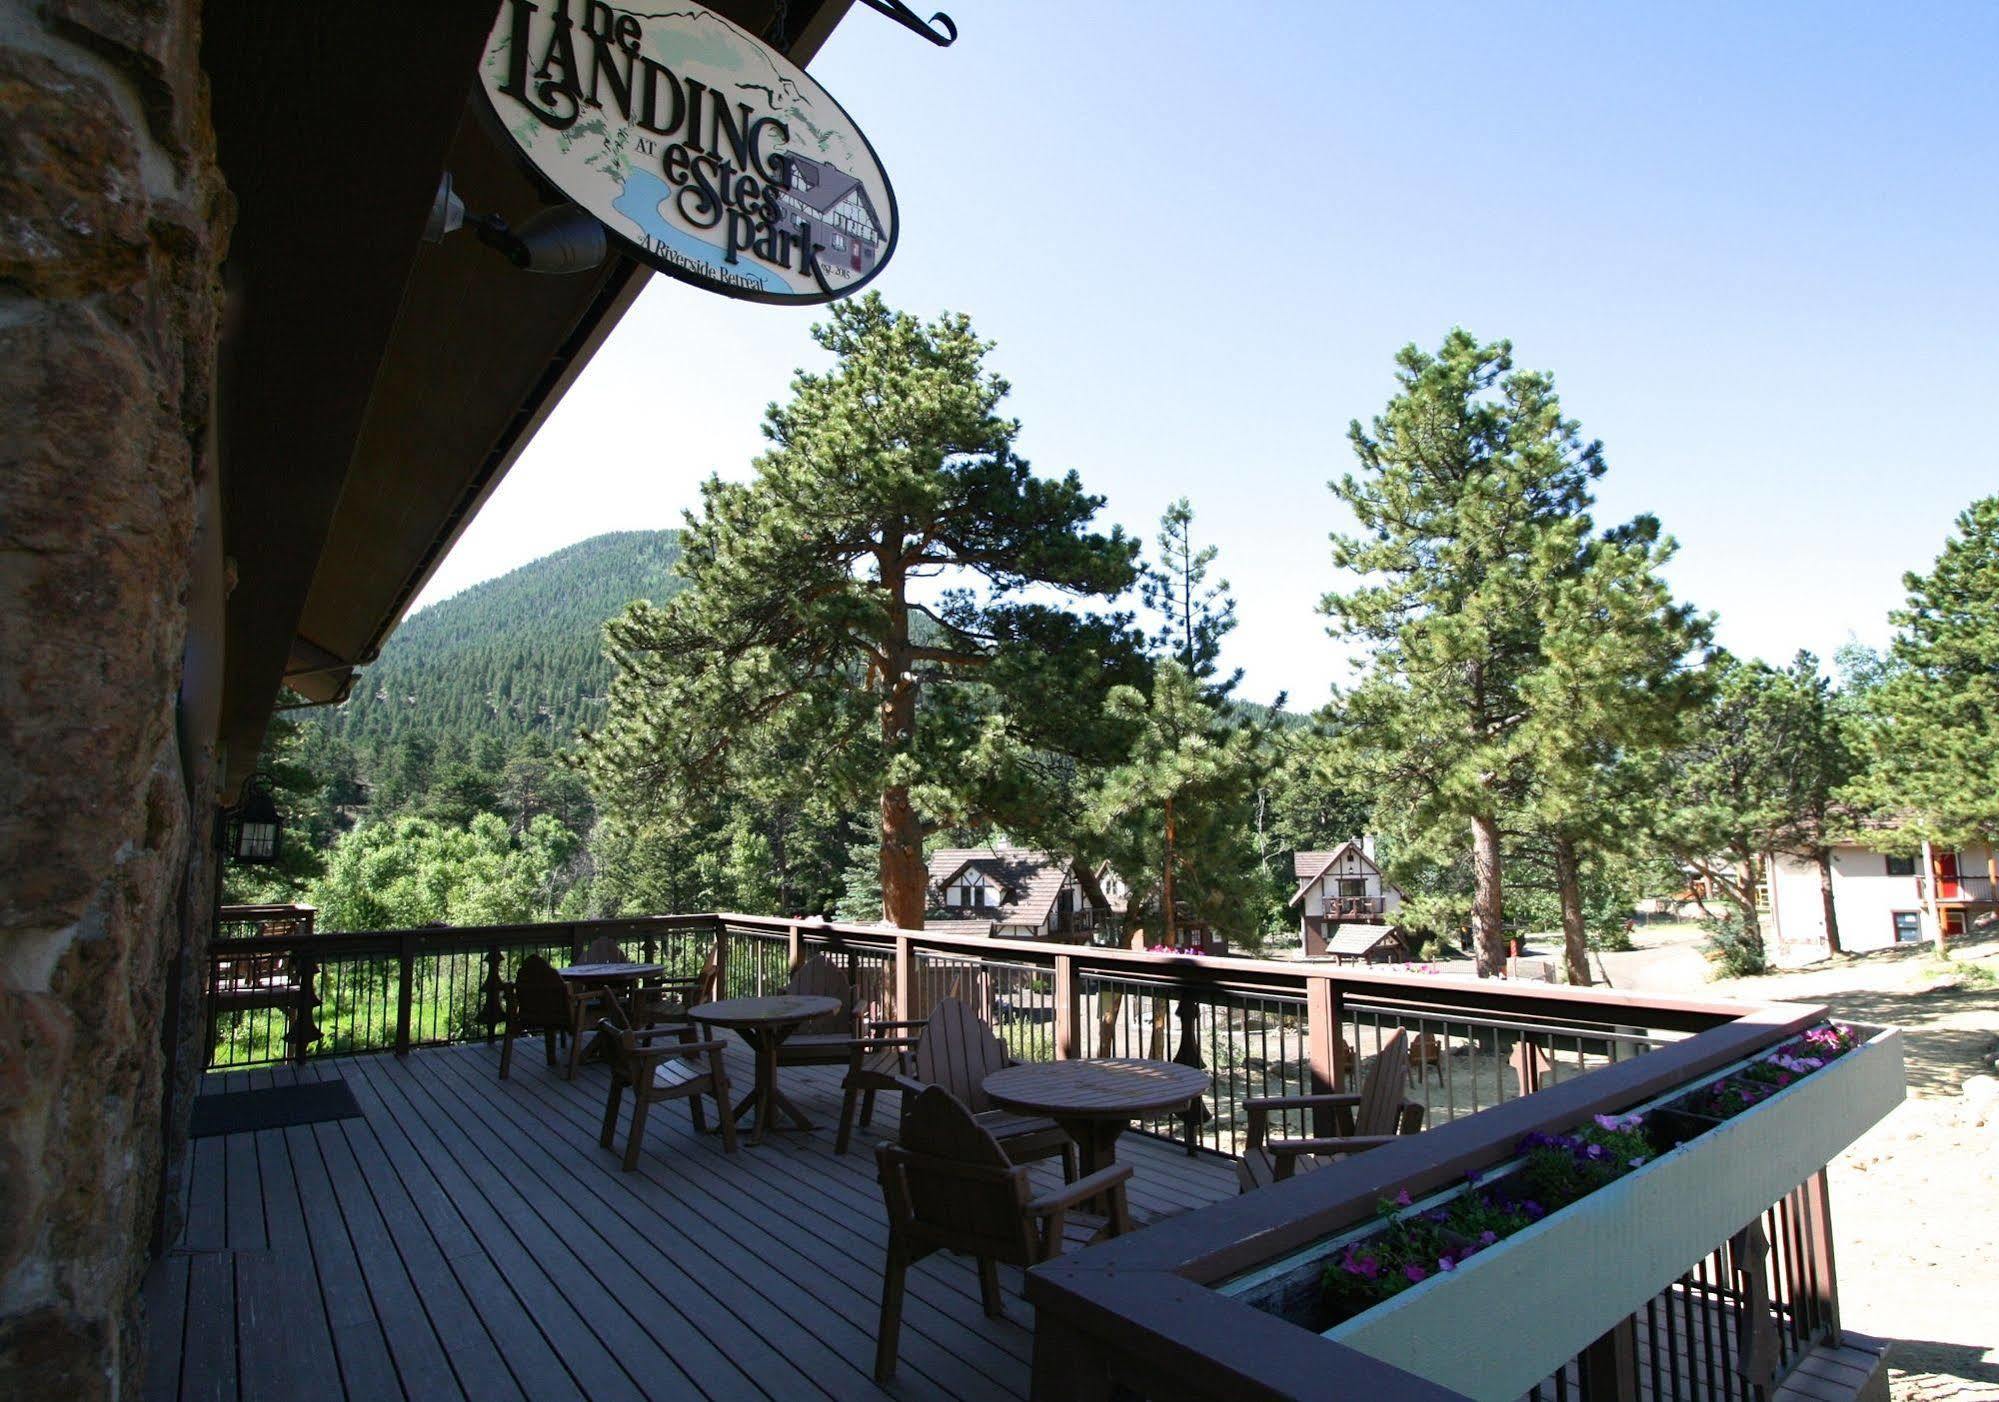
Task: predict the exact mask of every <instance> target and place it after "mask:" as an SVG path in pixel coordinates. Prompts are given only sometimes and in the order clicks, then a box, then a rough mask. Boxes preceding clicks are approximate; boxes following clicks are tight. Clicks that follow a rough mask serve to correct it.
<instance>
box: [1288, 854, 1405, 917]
mask: <svg viewBox="0 0 1999 1402" xmlns="http://www.w3.org/2000/svg"><path fill="white" fill-rule="evenodd" d="M1356 879H1358V880H1361V881H1365V882H1366V883H1367V889H1366V894H1367V895H1370V896H1381V897H1383V898H1384V899H1383V903H1382V909H1383V911H1384V913H1386V912H1392V911H1393V910H1395V908H1396V907H1398V906H1400V905H1401V904H1402V893H1401V892H1400V891H1398V890H1396V889H1395V888H1394V887H1393V886H1389V887H1387V888H1386V889H1385V890H1384V889H1383V885H1382V880H1381V870H1380V868H1378V867H1376V866H1375V864H1374V863H1373V862H1370V861H1369V860H1368V859H1367V858H1366V857H1364V856H1362V855H1361V854H1360V853H1359V852H1358V851H1347V852H1343V853H1341V855H1340V859H1339V860H1338V861H1337V862H1334V863H1333V865H1332V866H1331V867H1330V868H1328V869H1327V871H1326V873H1325V874H1324V875H1323V876H1321V877H1320V878H1319V879H1318V880H1317V881H1314V882H1313V883H1312V887H1311V889H1310V890H1308V891H1306V892H1305V899H1304V900H1303V901H1301V902H1299V904H1300V906H1301V907H1302V908H1303V913H1304V914H1305V915H1309V916H1314V917H1318V916H1323V915H1324V914H1325V913H1326V902H1327V901H1328V900H1329V899H1333V898H1336V897H1337V896H1338V894H1339V889H1340V882H1341V881H1342V880H1347V881H1352V880H1356Z"/></svg>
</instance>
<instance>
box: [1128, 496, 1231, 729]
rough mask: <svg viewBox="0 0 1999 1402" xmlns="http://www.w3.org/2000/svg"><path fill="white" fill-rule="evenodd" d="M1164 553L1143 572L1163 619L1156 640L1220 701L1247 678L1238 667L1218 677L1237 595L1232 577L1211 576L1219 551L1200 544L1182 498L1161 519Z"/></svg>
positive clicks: (1150, 601) (1146, 591)
mask: <svg viewBox="0 0 1999 1402" xmlns="http://www.w3.org/2000/svg"><path fill="white" fill-rule="evenodd" d="M1156 540H1157V548H1158V552H1159V554H1158V558H1157V559H1156V560H1153V561H1149V562H1147V564H1146V565H1145V567H1144V568H1143V569H1142V570H1140V572H1139V577H1138V589H1139V597H1140V598H1141V599H1142V600H1144V602H1145V606H1146V607H1147V608H1148V609H1150V610H1152V612H1153V613H1154V614H1156V615H1157V616H1158V618H1159V628H1158V630H1157V631H1156V632H1155V633H1154V634H1153V637H1152V645H1153V648H1154V650H1155V651H1157V652H1158V653H1159V654H1161V655H1162V656H1166V657H1171V658H1172V659H1173V660H1174V661H1175V662H1178V663H1179V664H1180V668H1181V670H1182V671H1184V672H1186V673H1187V675H1188V676H1190V677H1192V678H1193V679H1194V680H1195V681H1197V682H1199V683H1200V684H1201V685H1202V687H1203V688H1205V689H1206V690H1207V691H1208V693H1209V694H1210V695H1211V696H1212V697H1214V698H1215V699H1217V700H1219V699H1221V698H1222V697H1225V696H1227V695H1228V694H1229V693H1230V692H1232V691H1234V690H1235V688H1236V684H1237V683H1238V682H1240V681H1241V680H1242V669H1241V668H1237V669H1236V670H1235V671H1234V672H1231V673H1230V674H1229V675H1228V677H1227V678H1225V679H1224V680H1222V681H1220V682H1217V681H1215V679H1214V678H1215V675H1216V673H1217V672H1218V671H1219V670H1220V664H1221V655H1222V639H1223V638H1225V637H1227V636H1228V635H1229V634H1230V633H1231V632H1233V631H1234V630H1235V626H1236V616H1235V597H1234V596H1233V595H1232V594H1230V593H1229V582H1228V581H1227V580H1226V579H1217V580H1215V581H1214V582H1213V583H1210V582H1209V581H1208V575H1209V573H1210V572H1211V571H1212V570H1213V568H1214V564H1215V557H1216V554H1217V553H1218V552H1217V551H1216V548H1215V547H1214V546H1212V545H1204V546H1201V547H1200V548H1198V549H1196V548H1195V545H1194V508H1193V506H1192V505H1191V504H1189V502H1188V500H1187V498H1185V497H1181V498H1180V499H1179V500H1178V501H1176V502H1174V503H1173V504H1172V505H1171V506H1169V507H1167V508H1166V513H1165V514H1164V515H1163V516H1161V517H1160V518H1159V535H1158V537H1157V538H1156Z"/></svg>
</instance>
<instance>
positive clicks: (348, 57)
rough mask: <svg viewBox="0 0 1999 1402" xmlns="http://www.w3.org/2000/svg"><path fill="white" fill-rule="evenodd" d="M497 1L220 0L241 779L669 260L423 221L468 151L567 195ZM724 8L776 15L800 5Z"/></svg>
mask: <svg viewBox="0 0 1999 1402" xmlns="http://www.w3.org/2000/svg"><path fill="white" fill-rule="evenodd" d="M848 4H849V0H790V3H789V5H788V6H787V7H786V8H787V23H788V26H789V28H790V30H791V32H792V33H793V34H795V35H796V36H797V37H796V38H795V39H794V40H793V41H792V42H791V43H790V44H789V45H787V47H786V52H787V53H788V54H789V55H790V57H791V58H792V59H793V60H794V61H795V62H798V63H800V64H803V63H805V62H806V61H807V60H808V59H810V58H811V57H812V55H813V54H814V53H816V52H817V51H818V49H819V47H820V45H821V44H823V43H824V42H825V40H826V38H827V36H828V35H829V34H830V33H831V32H832V29H833V27H834V25H835V24H837V23H838V22H839V20H840V19H841V17H842V16H844V14H845V13H846V11H847V8H848ZM495 8H496V0H426V3H424V4H421V5H411V4H403V3H393V0H357V3H352V4H343V5H331V6H318V7H310V8H301V7H298V6H290V5H271V4H269V3H268V0H208V3H207V4H206V5H205V7H204V13H203V27H204V35H203V44H202V63H203V66H204V68H205V69H206V70H207V73H208V76H209V81H210V90H211V93H212V99H213V114H214V121H215V129H216V141H217V150H218V155H219V157H220V160H221V165H222V170H223V175H224V178H225V179H226V180H227V181H228V183H229V187H230V190H231V193H232V194H233V196H234V197H235V202H236V206H237V219H236V225H235V230H234V233H233V234H232V236H231V240H230V250H229V257H228V261H227V263H226V265H225V269H224V278H225V288H226V300H227V310H226V313H225V326H224V332H223V336H222V339H221V343H220V347H219V353H218V365H217V404H218V415H217V419H218V429H217V449H218V459H219V461H220V464H221V481H222V500H223V514H224V530H223V539H224V545H223V549H224V552H225V553H226V555H227V556H228V557H229V560H230V562H231V566H232V572H233V580H234V584H233V589H232V592H231V594H230V597H229V601H228V605H227V612H226V619H225V625H224V626H225V649H224V660H223V678H222V702H221V708H222V709H221V720H220V724H219V727H218V730H219V734H218V740H219V742H220V746H221V750H222V757H223V760H224V771H223V772H224V785H223V791H224V794H225V796H226V795H227V794H228V793H230V792H231V791H233V789H234V787H235V786H236V785H237V784H239V783H240V782H241V780H242V779H243V777H244V776H245V775H247V774H248V773H249V772H250V771H251V770H252V769H253V768H254V766H255V763H256V756H257V752H258V749H259V748H260V746H261V744H262V741H263V735H264V730H265V726H266V724H267V723H268V720H269V717H270V713H271V710H272V707H273V704H274V702H275V701H276V699H277V697H278V694H279V690H280V688H281V687H289V688H290V689H291V690H292V691H295V692H297V693H298V694H299V695H300V696H302V697H303V698H304V699H305V700H306V701H308V702H312V703H325V702H333V701H339V700H341V699H344V698H345V696H346V694H347V690H348V688H349V686H350V685H351V684H352V680H353V671H354V668H355V667H357V666H360V665H362V664H364V663H367V662H369V661H372V660H373V659H374V657H375V655H376V653H377V652H378V651H379V649H380V648H381V645H382V643H383V642H384V641H385V640H386V639H387V637H388V635H389V633H390V632H391V631H392V630H393V629H394V628H395V625H396V623H397V622H398V621H399V620H400V619H401V618H402V616H403V614H404V612H405V611H407V609H408V608H409V605H410V602H411V601H412V600H413V599H414V598H415V597H416V595H417V594H418V592H419V591H420V590H421V589H422V588H423V586H424V584H425V583H426V582H427V581H428V580H429V578H430V577H431V574H432V573H433V572H434V571H435V570H436V568H437V566H438V564H439V562H440V561H441V560H442V559H443V557H444V555H445V553H446V552H447V551H448V550H449V549H450V548H451V546H452V545H453V543H454V542H456V541H457V539H458V538H459V536H460V534H462V533H463V531H464V529H465V527H466V526H467V525H468V524H469V523H470V522H471V520H472V518H473V517H474V516H475V515H476V514H477V513H478V511H479V508H480V507H481V506H482V505H484V503H485V502H486V500H487V498H488V497H489V496H490V495H491V494H492V492H493V489H494V488H495V487H496V486H498V484H499V482H500V480H501V479H502V478H503V477H504V476H505V474H506V472H507V470H508V469H509V468H510V467H511V466H512V465H513V463H514V461H515V459H516V458H517V457H518V456H519V455H520V452H521V450H522V448H524V447H525V446H526V444H527V442H528V441H529V439H531V438H532V437H533V435H534V432H535V430H536V429H537V428H539V427H540V425H541V423H542V421H543V419H545V418H546V417H547V415H548V413H549V412H550V410H552V409H553V408H554V406H555V405H556V403H557V402H559V401H560V399H561V398H562V395H563V394H564V393H565V392H566V391H567V389H568V388H569V386H570V385H571V384H572V383H573V382H574V380H575V378H576V376H577V375H578V374H579V373H580V372H581V371H582V369H583V367H584V365H586V364H587V363H588V362H589V360H590V357H591V356H592V355H594V354H595V353H596V351H597V349H598V347H600V346H601V345H602V344H603V342H604V339H605V337H607V336H608V335H609V334H610V332H611V329H612V328H613V327H614V326H616V325H617V323H618V320H619V318H620V317H622V316H623V315H624V313H625V311H626V310H627V309H628V308H629V307H630V306H631V304H632V302H633V300H634V299H635V298H636V297H637V296H638V293H639V290H640V288H641V287H643V285H644V284H645V281H646V279H647V277H648V276H649V273H648V271H647V270H646V269H645V268H643V267H642V266H640V265H639V264H637V263H635V262H633V261H632V260H630V259H629V258H626V257H624V256H622V255H617V254H614V255H613V256H612V257H611V259H610V260H609V261H608V262H607V263H606V264H605V265H604V266H603V267H602V268H599V269H597V270H595V271H593V272H590V273H583V274H574V275H569V276H563V277H545V276H535V275H533V274H528V273H523V272H520V271H518V270H517V269H515V268H514V267H513V266H512V265H511V264H509V263H508V262H506V261H505V260H504V259H502V258H501V257H499V256H498V255H496V254H494V253H492V252H491V251H489V250H487V249H486V248H484V247H483V246H481V245H480V244H479V243H478V242H477V241H476V240H475V239H474V238H473V237H472V236H471V235H470V234H469V233H460V234H457V235H453V236H452V237H450V238H448V239H446V240H445V241H444V242H443V243H441V244H427V243H425V242H424V241H423V239H422V231H423V227H424V222H425V219H426V217H427V215H428V213H429V210H430V205H431V201H432V198H433V196H434V194H435V192H436V189H437V184H438V179H439V176H440V175H441V174H442V173H443V172H445V171H447V170H448V171H450V172H451V173H452V176H453V179H454V184H455V186H456V188H457V189H458V190H459V191H460V192H461V193H462V194H463V195H464V196H465V198H466V201H467V203H468V205H470V206H471V207H473V208H475V209H477V210H479V211H480V212H482V213H484V212H496V213H498V214H500V215H501V216H503V217H504V218H506V219H507V220H508V221H509V223H516V222H517V221H519V220H521V219H524V218H525V217H526V216H528V215H530V214H532V213H533V212H535V211H536V210H537V209H540V208H542V207H543V206H545V205H547V204H552V203H559V202H560V197H559V196H557V195H556V194H555V192H554V191H552V190H550V189H548V188H546V187H545V186H544V185H543V184H542V182H540V181H539V179H538V178H536V177H535V176H533V175H532V174H531V173H530V172H529V170H528V169H527V167H526V166H525V164H524V163H523V162H522V161H521V160H520V159H519V158H518V157H517V155H516V153H515V152H514V150H513V148H512V146H511V143H510V142H508V140H507V138H506V136H505V133H504V132H501V131H499V130H498V129H497V126H496V124H495V123H494V122H493V121H492V119H491V118H490V116H489V115H488V113H487V110H486V107H485V100H484V98H483V97H482V96H481V95H480V94H479V93H478V90H477V84H476V82H475V74H476V67H477V62H478V58H479V54H480V52H481V50H482V47H483V45H484V42H485V38H486V35H487V33H488V31H489V30H490V29H491V27H492V22H493V17H494V14H495ZM710 8H712V9H714V10H716V11H718V12H719V13H721V14H723V15H725V16H727V17H728V18H730V19H732V20H734V21H736V22H737V23H738V24H741V25H743V26H744V27H745V28H747V29H749V30H751V31H752V32H761V31H763V30H764V29H765V27H766V26H767V25H768V24H769V22H770V18H771V15H772V13H773V11H774V10H775V9H776V8H777V5H776V4H774V3H772V2H771V0H716V3H714V4H713V5H711V6H710ZM747 314H752V313H746V315H747Z"/></svg>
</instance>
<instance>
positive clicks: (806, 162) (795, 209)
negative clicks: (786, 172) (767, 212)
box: [777, 156, 884, 273]
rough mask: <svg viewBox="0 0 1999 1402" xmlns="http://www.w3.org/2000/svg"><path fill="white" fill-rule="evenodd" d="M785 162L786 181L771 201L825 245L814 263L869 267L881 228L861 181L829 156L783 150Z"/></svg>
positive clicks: (859, 268) (857, 268) (854, 268)
mask: <svg viewBox="0 0 1999 1402" xmlns="http://www.w3.org/2000/svg"><path fill="white" fill-rule="evenodd" d="M785 164H786V165H787V166H788V167H790V177H791V181H790V184H789V185H787V186H786V187H785V188H784V189H783V190H782V191H780V192H779V194H778V197H777V202H778V204H779V206H780V207H781V208H783V209H784V210H785V211H786V212H787V213H788V214H789V215H790V216H791V218H792V221H793V222H794V223H796V224H798V225H799V226H801V227H803V228H806V229H809V230H810V231H811V235H810V236H811V238H812V239H813V241H814V242H815V243H818V244H820V245H821V246H823V247H824V248H825V249H826V252H825V253H822V254H821V255H820V256H819V261H820V263H821V264H822V265H824V264H827V263H838V264H842V265H844V266H846V267H847V268H849V269H851V270H852V271H853V272H857V273H864V272H869V271H871V270H872V269H873V268H874V266H875V257H876V253H877V251H878V250H879V249H880V247H881V244H882V240H883V237H884V230H883V229H882V221H881V217H880V216H879V215H877V214H876V213H875V207H874V202H873V201H872V200H870V199H869V198H868V191H867V187H866V186H864V185H863V184H861V182H860V180H859V179H858V178H856V177H854V176H852V175H849V174H847V172H846V171H844V170H841V169H840V168H839V167H838V166H835V165H834V164H833V163H832V162H830V161H815V160H813V159H811V158H810V157H808V156H787V157H785Z"/></svg>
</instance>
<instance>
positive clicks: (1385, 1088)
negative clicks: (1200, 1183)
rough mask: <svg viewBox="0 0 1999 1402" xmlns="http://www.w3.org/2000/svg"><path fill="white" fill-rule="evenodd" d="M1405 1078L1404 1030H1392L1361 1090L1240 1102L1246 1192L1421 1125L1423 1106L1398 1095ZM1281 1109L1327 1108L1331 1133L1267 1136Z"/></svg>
mask: <svg viewBox="0 0 1999 1402" xmlns="http://www.w3.org/2000/svg"><path fill="white" fill-rule="evenodd" d="M1408 1080H1409V1034H1408V1033H1406V1032H1397V1033H1396V1034H1395V1035H1394V1036H1393V1037H1390V1038H1389V1039H1388V1042H1387V1044H1386V1045H1385V1046H1383V1047H1382V1049H1381V1055H1379V1056H1377V1057H1376V1058H1375V1059H1374V1065H1372V1066H1370V1067H1369V1068H1368V1071H1367V1079H1366V1080H1365V1081H1363V1082H1362V1083H1361V1088H1360V1093H1359V1094H1357V1095H1354V1094H1328V1095H1285V1096H1270V1097H1266V1098H1262V1099H1257V1100H1248V1101H1245V1102H1243V1108H1244V1109H1245V1110H1247V1111H1248V1112H1249V1142H1248V1143H1247V1144H1245V1145H1244V1146H1243V1152H1242V1157H1241V1158H1240V1159H1238V1160H1236V1177H1237V1179H1238V1180H1239V1181H1240V1183H1241V1185H1242V1191H1243V1192H1245V1193H1247V1192H1249V1191H1251V1190H1252V1189H1255V1188H1262V1187H1266V1186H1267V1185H1269V1184H1271V1183H1280V1182H1282V1181H1283V1180H1285V1179H1286V1178H1289V1177H1290V1176H1291V1175H1292V1174H1293V1173H1295V1172H1297V1171H1298V1170H1299V1169H1301V1168H1318V1167H1320V1166H1321V1165H1322V1164H1328V1163H1331V1162H1333V1161H1334V1160H1335V1159H1341V1158H1344V1157H1346V1156H1347V1155H1348V1154H1358V1153H1361V1152H1362V1151H1364V1150H1367V1149H1378V1148H1380V1147H1381V1146H1382V1145H1383V1144H1389V1143H1393V1142H1394V1140H1395V1137H1396V1136H1397V1135H1398V1134H1414V1133H1416V1132H1417V1131H1418V1130H1420V1129H1422V1128H1423V1114H1424V1109H1423V1107H1422V1106H1421V1105H1418V1104H1414V1103H1412V1102H1410V1101H1407V1100H1404V1099H1403V1098H1402V1093H1403V1091H1404V1090H1405V1089H1406V1087H1407V1084H1408ZM1282 1110H1317V1111H1330V1112H1331V1113H1332V1118H1333V1134H1332V1135H1330V1136H1328V1137H1326V1138H1317V1139H1271V1138H1270V1137H1269V1134H1270V1116H1271V1115H1272V1114H1273V1113H1275V1112H1277V1111H1282Z"/></svg>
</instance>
